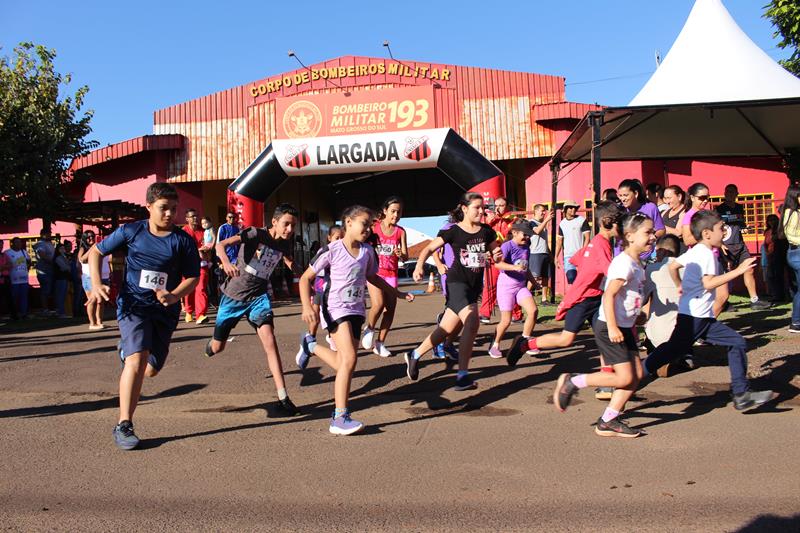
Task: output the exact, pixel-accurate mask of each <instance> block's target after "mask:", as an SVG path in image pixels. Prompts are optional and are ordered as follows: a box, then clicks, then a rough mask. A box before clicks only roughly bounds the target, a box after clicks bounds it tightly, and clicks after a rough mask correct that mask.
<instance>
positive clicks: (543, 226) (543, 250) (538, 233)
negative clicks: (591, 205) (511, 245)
mask: <svg viewBox="0 0 800 533" xmlns="http://www.w3.org/2000/svg"><path fill="white" fill-rule="evenodd" d="M552 219H553V213H552V212H550V211H548V210H547V207H546V206H545V205H543V204H536V205H535V206H533V218H532V219H531V229H532V230H533V235H531V247H530V251H531V256H530V260H529V261H528V270H530V272H531V277H533V280H534V283H535V285H537V286H538V287H541V289H542V304H545V305H546V304H547V303H548V301H547V290H548V285H547V282H548V281H549V279H550V263H551V261H550V247H549V246H548V244H547V225H548V224H549V223H550V221H551V220H552ZM532 289H534V290H535V289H536V287H532Z"/></svg>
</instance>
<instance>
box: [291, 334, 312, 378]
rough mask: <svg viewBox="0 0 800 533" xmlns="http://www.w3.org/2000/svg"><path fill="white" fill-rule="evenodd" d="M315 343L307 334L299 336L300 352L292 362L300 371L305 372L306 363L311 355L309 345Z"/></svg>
mask: <svg viewBox="0 0 800 533" xmlns="http://www.w3.org/2000/svg"><path fill="white" fill-rule="evenodd" d="M315 341H316V339H314V337H312V336H311V335H310V334H308V333H301V334H300V351H298V352H297V355H296V356H295V358H294V361H295V363H297V366H298V367H300V370H305V369H306V367H307V366H308V361H309V359H311V355H312V354H313V352H312V351H311V348H310V347H309V344H310V343H312V342H315Z"/></svg>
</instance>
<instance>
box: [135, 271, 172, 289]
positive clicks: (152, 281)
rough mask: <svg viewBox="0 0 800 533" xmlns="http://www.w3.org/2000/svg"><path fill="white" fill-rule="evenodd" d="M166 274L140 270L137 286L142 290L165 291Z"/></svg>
mask: <svg viewBox="0 0 800 533" xmlns="http://www.w3.org/2000/svg"><path fill="white" fill-rule="evenodd" d="M167 278H168V276H167V274H166V273H164V272H156V271H154V270H142V272H141V274H140V275H139V286H140V287H141V288H143V289H152V290H154V291H155V290H159V289H160V290H166V289H167Z"/></svg>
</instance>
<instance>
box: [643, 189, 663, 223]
mask: <svg viewBox="0 0 800 533" xmlns="http://www.w3.org/2000/svg"><path fill="white" fill-rule="evenodd" d="M645 195H646V196H647V201H648V202H653V203H654V204H656V206H657V207H658V212H659V213H661V215H662V218H663V215H664V211H666V210H667V208H668V207H669V205H668V204H667V202H665V201H664V186H663V185H661V184H660V183H648V184H647V186H646V187H645Z"/></svg>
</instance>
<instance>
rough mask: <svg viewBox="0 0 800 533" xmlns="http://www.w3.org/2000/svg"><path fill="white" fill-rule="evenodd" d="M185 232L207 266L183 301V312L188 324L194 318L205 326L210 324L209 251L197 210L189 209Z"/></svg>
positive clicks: (202, 268)
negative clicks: (207, 323)
mask: <svg viewBox="0 0 800 533" xmlns="http://www.w3.org/2000/svg"><path fill="white" fill-rule="evenodd" d="M183 231H185V232H186V233H188V234H189V236H190V237H191V238H192V240H193V241H194V242H195V244H196V245H197V254H198V255H199V256H200V261H201V264H202V262H205V266H201V267H200V278H199V280H198V282H197V285H196V286H195V288H194V290H193V291H192V292H190V293H189V294H187V295H186V296H185V297H184V299H183V310H184V311H185V312H186V316H185V319H186V322H187V323H188V322H192V320H193V318H194V317H197V323H198V324H203V323H205V322H208V317H207V316H206V313H208V289H207V287H208V272H209V268H208V261H207V260H204V259H203V258H204V256H205V255H206V254H207V252H208V249H207V248H206V247H205V241H204V239H205V231H203V228H202V227H201V226H200V221H199V220H198V217H197V211H196V210H195V209H191V208H190V209H188V210H187V211H186V225H185V226H184V227H183Z"/></svg>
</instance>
